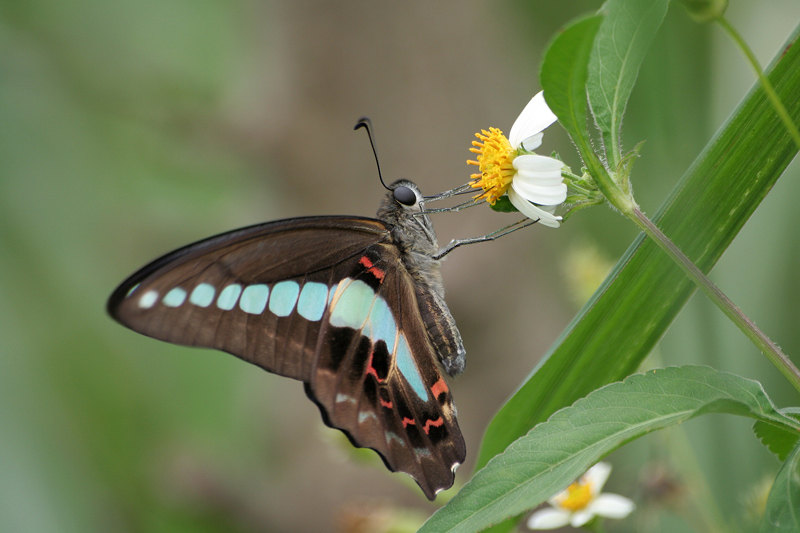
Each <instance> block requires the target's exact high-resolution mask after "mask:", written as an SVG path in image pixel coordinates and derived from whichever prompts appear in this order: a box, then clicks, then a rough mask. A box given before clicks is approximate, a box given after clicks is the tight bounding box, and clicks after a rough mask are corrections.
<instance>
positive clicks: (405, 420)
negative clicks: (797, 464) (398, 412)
mask: <svg viewBox="0 0 800 533" xmlns="http://www.w3.org/2000/svg"><path fill="white" fill-rule="evenodd" d="M409 424H412V425H417V422H416V421H415V420H414V419H413V418H406V417H403V427H406V426H408V425H409ZM427 432H428V431H427V430H425V433H427Z"/></svg>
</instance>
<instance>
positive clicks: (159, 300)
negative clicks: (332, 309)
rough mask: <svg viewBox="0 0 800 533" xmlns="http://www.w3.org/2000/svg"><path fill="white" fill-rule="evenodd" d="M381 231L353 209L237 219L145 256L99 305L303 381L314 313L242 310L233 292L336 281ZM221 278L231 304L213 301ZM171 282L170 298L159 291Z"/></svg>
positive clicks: (164, 334)
mask: <svg viewBox="0 0 800 533" xmlns="http://www.w3.org/2000/svg"><path fill="white" fill-rule="evenodd" d="M389 239H390V237H389V233H388V231H387V230H386V226H385V225H384V224H383V223H382V222H380V221H378V220H373V219H369V218H361V217H307V218H295V219H289V220H280V221H276V222H269V223H266V224H259V225H255V226H250V227H246V228H242V229H239V230H235V231H231V232H227V233H223V234H220V235H217V236H214V237H210V238H208V239H204V240H202V241H198V242H196V243H194V244H190V245H188V246H184V247H183V248H180V249H178V250H175V251H174V252H171V253H169V254H166V255H164V256H163V257H160V258H159V259H156V260H155V261H153V262H151V263H150V264H148V265H146V266H144V267H143V268H141V269H140V270H139V271H138V272H136V273H135V274H133V275H132V276H130V277H129V278H128V279H127V280H125V281H124V282H123V283H122V284H120V286H119V287H117V289H116V290H115V291H114V292H113V294H112V295H111V297H110V298H109V300H108V304H107V310H108V313H109V314H110V315H111V316H112V317H113V318H114V319H115V320H116V321H117V322H119V323H121V324H122V325H124V326H126V327H128V328H130V329H132V330H134V331H136V332H138V333H142V334H144V335H147V336H149V337H153V338H156V339H159V340H163V341H167V342H171V343H174V344H181V345H185V346H201V347H208V348H216V349H219V350H222V351H225V352H228V353H231V354H233V355H235V356H237V357H239V358H241V359H244V360H245V361H248V362H250V363H253V364H255V365H258V366H260V367H262V368H263V369H265V370H267V371H269V372H273V373H276V374H280V375H283V376H288V377H291V378H294V379H299V380H302V381H308V379H309V375H310V374H309V373H310V369H311V367H312V364H313V358H314V349H315V347H316V339H317V337H318V336H319V333H320V329H321V326H322V322H320V321H315V322H314V321H308V320H303V319H302V318H300V317H297V316H295V313H292V314H289V315H288V316H276V315H275V314H273V313H269V312H262V313H256V312H254V311H257V310H258V309H251V311H253V312H245V311H243V310H242V308H241V307H240V306H238V305H236V302H237V301H238V297H239V294H241V291H242V290H245V289H247V288H248V287H251V286H254V285H259V284H273V283H275V282H278V281H283V280H294V281H296V282H297V283H298V286H301V285H302V284H303V283H306V282H309V281H314V282H318V283H323V284H325V285H329V284H331V283H333V284H335V283H336V281H338V279H337V278H338V277H340V276H341V275H342V273H341V270H342V268H343V267H344V268H345V269H346V268H349V265H350V264H351V262H352V261H351V260H352V258H353V257H358V256H359V255H360V254H361V253H362V251H363V250H364V249H365V248H367V247H368V246H370V245H372V244H375V243H377V242H382V241H386V240H389ZM229 287H230V288H229ZM226 288H229V289H228V294H229V295H230V296H236V298H230V300H231V301H232V302H233V304H232V305H230V306H228V305H227V304H226V302H224V301H222V298H224V296H223V291H224V290H225V289H226ZM204 290H205V293H204V292H203V291H204ZM237 290H238V291H239V293H238V294H232V293H235V292H236V291H237ZM170 291H175V292H173V293H172V294H173V296H174V297H175V298H176V299H174V300H170V299H169V298H168V295H170ZM212 291H213V292H212ZM253 292H257V291H253ZM151 297H152V298H151ZM181 298H182V299H183V300H184V301H180V299H181ZM150 299H153V300H154V302H151V301H150ZM209 299H211V301H210V302H206V301H204V300H209ZM186 300H193V301H194V302H197V303H198V304H201V305H189V304H187V303H186ZM179 301H180V303H178V302H179ZM151 303H152V305H147V304H151ZM168 304H173V305H172V306H171V305H168ZM175 304H178V305H175ZM202 304H207V305H202ZM227 307H231V308H230V309H227Z"/></svg>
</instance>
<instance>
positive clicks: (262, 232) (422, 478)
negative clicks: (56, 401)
mask: <svg viewBox="0 0 800 533" xmlns="http://www.w3.org/2000/svg"><path fill="white" fill-rule="evenodd" d="M108 310H109V313H110V314H111V315H112V316H113V317H114V318H115V319H116V320H118V321H119V322H120V323H122V324H123V325H125V326H127V327H129V328H131V329H133V330H134V331H137V332H139V333H143V334H145V335H148V336H150V337H154V338H157V339H160V340H164V341H168V342H172V343H176V344H182V345H187V346H204V347H209V348H216V349H220V350H223V351H226V352H229V353H231V354H233V355H236V356H237V357H240V358H242V359H244V360H246V361H249V362H251V363H253V364H256V365H258V366H260V367H262V368H264V369H265V370H268V371H270V372H273V373H276V374H280V375H283V376H288V377H292V378H295V379H298V380H301V381H303V382H305V384H306V391H307V393H308V395H309V396H310V397H311V399H312V400H314V401H315V402H316V403H317V405H318V406H319V407H320V410H321V412H322V415H323V418H324V420H325V422H326V423H327V424H328V425H330V426H332V427H335V428H338V429H341V430H342V431H344V432H345V433H346V434H347V436H348V437H349V438H350V440H351V441H353V443H354V444H355V445H357V446H362V447H369V448H373V449H375V450H376V451H377V452H379V453H380V455H381V457H382V458H383V459H384V462H385V463H386V465H387V466H388V467H389V468H390V469H391V470H393V471H402V472H406V473H408V474H410V475H411V476H412V477H413V478H414V479H415V480H416V481H417V482H418V483H419V485H420V487H421V488H422V489H423V491H424V492H425V494H426V496H428V498H430V499H433V498H434V497H435V494H436V492H438V491H439V490H442V489H445V488H449V487H450V486H452V484H453V479H454V473H453V470H454V468H455V466H457V465H458V464H460V463H461V462H463V460H464V457H465V454H466V448H465V445H464V441H463V438H462V436H461V432H460V430H459V428H458V424H457V422H456V419H455V412H454V411H455V410H454V407H453V404H452V398H451V396H450V392H449V390H448V388H447V385H446V384H445V382H444V379H442V376H441V374H440V373H439V371H438V369H437V367H436V363H435V360H436V353H435V352H434V349H433V347H432V345H431V343H430V341H429V340H428V338H427V335H426V333H425V327H424V324H423V323H422V319H421V317H420V314H419V311H418V304H417V299H416V297H415V293H414V286H413V281H412V279H411V276H410V275H409V274H408V272H407V271H406V270H405V268H404V267H403V264H402V261H401V259H400V255H399V251H398V249H397V247H396V246H395V245H394V244H392V243H391V237H390V235H389V232H388V231H387V229H386V226H385V224H384V223H383V222H380V221H377V220H373V219H366V218H357V217H310V218H300V219H291V220H286V221H278V222H273V223H268V224H261V225H258V226H252V227H249V228H244V229H242V230H238V231H234V232H230V233H226V234H222V235H219V236H216V237H211V238H209V239H206V240H204V241H200V242H198V243H195V244H192V245H189V246H186V247H184V248H181V249H179V250H176V251H175V252H172V253H170V254H168V255H165V256H164V257H162V258H160V259H157V260H156V261H154V262H152V263H151V264H149V265H147V266H145V267H144V268H142V269H141V270H139V271H138V272H137V273H135V274H134V275H133V276H131V277H130V278H129V279H128V280H126V281H125V282H123V283H122V285H120V287H119V288H117V290H116V291H115V292H114V293H113V294H112V296H111V298H110V299H109V302H108Z"/></svg>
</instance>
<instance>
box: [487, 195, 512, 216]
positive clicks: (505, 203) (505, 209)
mask: <svg viewBox="0 0 800 533" xmlns="http://www.w3.org/2000/svg"><path fill="white" fill-rule="evenodd" d="M489 207H491V208H492V210H493V211H497V212H498V213H517V212H519V209H517V208H516V207H514V204H512V203H511V200H509V199H508V196H501V197H500V198H498V199H497V201H496V202H495V203H494V204H489Z"/></svg>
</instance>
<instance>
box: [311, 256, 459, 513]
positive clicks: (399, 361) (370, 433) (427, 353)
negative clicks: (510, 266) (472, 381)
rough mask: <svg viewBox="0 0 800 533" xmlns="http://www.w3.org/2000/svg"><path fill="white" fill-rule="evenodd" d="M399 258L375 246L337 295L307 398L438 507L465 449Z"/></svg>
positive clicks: (412, 292) (339, 287)
mask: <svg viewBox="0 0 800 533" xmlns="http://www.w3.org/2000/svg"><path fill="white" fill-rule="evenodd" d="M417 309H418V303H417V298H416V294H415V291H414V285H413V284H412V283H411V280H410V276H409V274H408V272H406V270H405V268H404V267H403V265H402V263H401V260H400V257H399V254H398V251H397V248H396V247H394V246H391V245H387V244H376V245H373V246H370V247H369V248H368V249H367V250H365V252H364V254H363V255H362V256H361V257H360V258H359V259H358V261H357V262H356V264H355V267H354V269H353V271H352V272H351V273H350V274H349V275H348V276H347V277H346V278H344V279H342V280H341V281H340V282H339V284H338V286H337V289H336V291H334V293H333V296H332V299H331V306H330V312H329V320H328V322H327V325H326V327H327V328H328V330H327V331H326V332H325V334H324V338H323V339H321V340H322V344H321V345H320V347H319V355H318V357H317V359H316V366H315V368H314V372H313V375H312V379H311V382H310V384H309V385H308V386H307V387H306V390H307V392H308V394H309V396H311V397H312V399H314V401H315V402H316V403H317V404H318V405H319V406H320V409H321V410H322V413H323V418H324V419H325V421H326V423H327V424H328V425H330V426H332V427H337V428H339V429H341V430H343V431H344V432H345V433H346V434H347V435H348V436H349V437H350V439H351V440H352V441H353V442H354V443H355V444H356V445H358V446H365V447H369V448H372V449H374V450H376V451H377V452H378V453H380V455H381V457H382V458H383V460H384V462H385V463H386V465H387V467H388V468H389V469H390V470H392V471H401V472H406V473H408V474H410V475H411V476H412V477H413V478H414V479H415V480H416V481H417V482H418V483H419V485H420V487H421V488H422V490H423V491H424V492H425V494H426V495H427V496H428V498H430V499H433V498H434V497H435V495H436V493H437V492H438V491H439V490H442V489H444V488H449V487H450V486H452V484H453V480H454V477H455V473H454V472H455V468H456V467H457V466H458V465H460V464H461V463H462V462H463V461H464V458H465V456H466V447H465V444H464V440H463V437H462V436H461V431H460V430H459V428H458V423H457V422H456V418H455V407H454V406H453V402H452V396H451V395H450V392H449V389H448V387H447V384H446V383H445V381H444V378H443V377H442V375H441V373H440V372H439V370H438V368H437V366H436V364H435V360H436V354H435V352H434V348H433V346H432V344H431V343H430V341H429V339H428V337H427V334H426V333H425V327H424V325H423V322H422V318H421V317H420V314H419V313H418V312H416V310H417Z"/></svg>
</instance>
